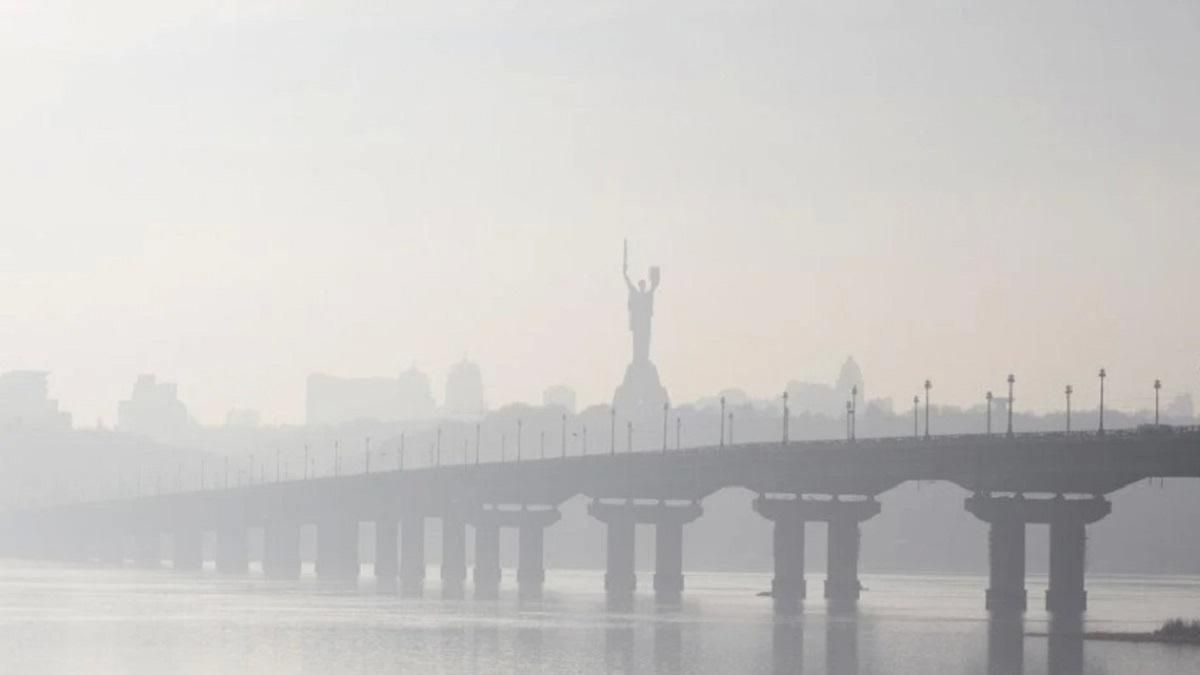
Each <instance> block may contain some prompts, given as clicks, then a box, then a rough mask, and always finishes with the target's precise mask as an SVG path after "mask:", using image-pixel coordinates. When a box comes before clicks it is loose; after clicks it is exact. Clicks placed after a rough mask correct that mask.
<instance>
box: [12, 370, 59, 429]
mask: <svg viewBox="0 0 1200 675" xmlns="http://www.w3.org/2000/svg"><path fill="white" fill-rule="evenodd" d="M46 375H47V374H46V373H45V372H42V371H38V370H14V371H9V372H7V373H4V374H3V375H0V428H14V427H18V428H37V429H69V428H70V427H71V415H70V413H66V412H62V411H60V410H59V409H58V401H54V400H51V399H50V398H49V389H48V387H47V386H46Z"/></svg>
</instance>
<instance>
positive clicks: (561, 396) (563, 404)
mask: <svg viewBox="0 0 1200 675" xmlns="http://www.w3.org/2000/svg"><path fill="white" fill-rule="evenodd" d="M542 405H544V406H546V407H552V406H554V407H559V408H562V409H563V410H565V411H567V412H568V413H572V414H574V412H575V390H574V389H572V388H570V387H568V386H567V385H565V384H556V385H554V386H553V387H548V388H547V389H546V391H544V392H542Z"/></svg>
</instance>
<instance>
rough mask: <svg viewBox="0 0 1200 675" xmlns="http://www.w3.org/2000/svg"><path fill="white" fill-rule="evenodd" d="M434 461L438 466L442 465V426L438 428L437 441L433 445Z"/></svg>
mask: <svg viewBox="0 0 1200 675" xmlns="http://www.w3.org/2000/svg"><path fill="white" fill-rule="evenodd" d="M433 457H434V459H433V461H434V464H435V465H437V466H441V465H442V428H441V427H438V428H437V442H436V444H435V445H434V446H433Z"/></svg>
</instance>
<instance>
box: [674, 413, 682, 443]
mask: <svg viewBox="0 0 1200 675" xmlns="http://www.w3.org/2000/svg"><path fill="white" fill-rule="evenodd" d="M682 439H683V418H682V417H680V416H679V415H676V416H675V449H676V450H682V449H683V440H682Z"/></svg>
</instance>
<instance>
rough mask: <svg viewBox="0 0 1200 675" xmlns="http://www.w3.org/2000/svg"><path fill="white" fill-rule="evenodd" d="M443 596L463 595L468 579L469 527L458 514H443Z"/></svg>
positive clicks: (459, 596) (455, 596)
mask: <svg viewBox="0 0 1200 675" xmlns="http://www.w3.org/2000/svg"><path fill="white" fill-rule="evenodd" d="M441 572H442V596H443V597H446V598H455V599H457V598H461V597H463V586H464V584H465V582H466V580H467V527H466V524H465V523H464V522H463V520H462V518H461V517H459V516H457V515H444V516H442V569H441Z"/></svg>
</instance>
